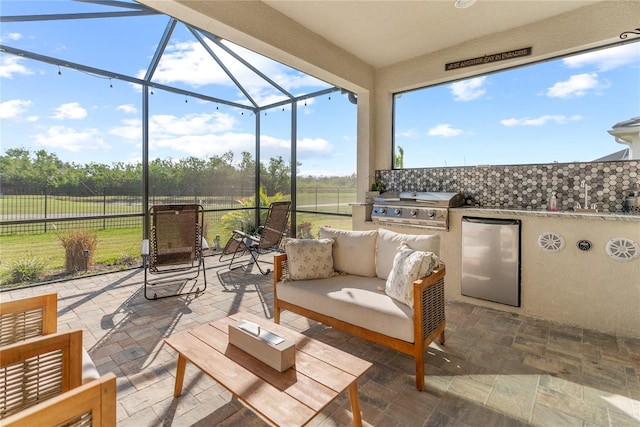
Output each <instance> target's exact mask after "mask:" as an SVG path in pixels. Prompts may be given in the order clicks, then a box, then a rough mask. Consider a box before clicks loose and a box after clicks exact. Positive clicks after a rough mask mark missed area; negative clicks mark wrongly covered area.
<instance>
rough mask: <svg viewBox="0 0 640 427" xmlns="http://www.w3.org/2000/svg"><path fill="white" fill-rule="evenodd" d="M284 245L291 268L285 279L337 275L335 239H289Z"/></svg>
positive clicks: (321, 277)
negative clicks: (334, 260)
mask: <svg viewBox="0 0 640 427" xmlns="http://www.w3.org/2000/svg"><path fill="white" fill-rule="evenodd" d="M284 247H285V251H286V253H287V264H288V269H289V273H288V275H287V276H286V277H284V278H283V279H284V280H309V279H325V278H327V277H332V276H335V275H336V271H335V270H334V267H333V249H332V248H333V239H319V240H314V239H287V240H286V242H285V243H284Z"/></svg>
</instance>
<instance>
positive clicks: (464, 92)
mask: <svg viewBox="0 0 640 427" xmlns="http://www.w3.org/2000/svg"><path fill="white" fill-rule="evenodd" d="M486 79H487V77H486V76H484V77H474V78H472V79H468V80H463V81H460V82H455V83H452V84H451V85H450V86H449V88H450V89H451V94H452V95H453V99H454V100H455V101H472V100H474V99H478V98H480V97H481V96H482V95H484V94H485V93H486V92H487V91H486V89H485V88H484V87H483V85H484V84H485V82H486Z"/></svg>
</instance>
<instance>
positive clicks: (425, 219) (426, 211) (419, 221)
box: [371, 191, 464, 230]
mask: <svg viewBox="0 0 640 427" xmlns="http://www.w3.org/2000/svg"><path fill="white" fill-rule="evenodd" d="M462 205H464V196H463V195H462V194H460V193H443V192H425V191H420V192H417V191H407V192H400V193H393V192H389V193H382V194H381V195H380V196H379V197H376V198H375V200H374V202H373V209H372V210H371V220H372V221H373V222H381V223H393V224H404V225H412V226H417V227H425V228H437V229H441V230H448V229H449V208H454V207H459V206H462Z"/></svg>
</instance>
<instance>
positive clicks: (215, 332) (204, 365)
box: [165, 313, 371, 426]
mask: <svg viewBox="0 0 640 427" xmlns="http://www.w3.org/2000/svg"><path fill="white" fill-rule="evenodd" d="M238 320H248V321H251V322H254V323H257V324H259V325H260V326H261V327H263V328H265V329H266V330H269V331H271V332H273V333H275V334H277V335H280V336H282V337H283V338H285V339H287V340H289V341H291V342H293V343H295V346H296V364H295V365H294V366H293V367H292V368H289V369H287V370H286V371H284V372H278V371H277V370H275V369H273V368H271V367H269V366H268V365H266V364H265V363H263V362H261V361H260V360H258V359H256V358H254V357H253V356H250V355H249V354H248V353H245V352H244V351H242V350H240V349H239V348H237V347H235V346H233V345H230V344H229V336H228V325H229V324H230V323H235V322H236V321H238ZM165 342H166V343H167V344H168V345H169V346H170V347H171V348H173V349H174V350H176V351H177V352H178V368H177V372H176V384H175V389H174V393H173V395H174V396H175V397H178V396H180V395H181V394H182V384H183V382H184V372H185V367H186V364H187V361H189V362H191V363H193V364H194V365H195V366H197V367H198V368H199V369H200V370H201V371H203V372H204V373H206V374H207V375H209V376H210V377H211V378H213V379H214V380H216V381H217V382H218V383H219V384H220V385H222V386H223V387H225V388H226V389H227V390H229V391H230V392H231V393H232V394H233V395H234V396H236V397H237V398H238V399H239V400H240V401H241V402H243V403H244V404H245V405H246V406H247V407H249V408H250V409H251V410H252V411H254V412H255V413H256V414H257V415H258V416H260V417H261V418H262V419H264V420H265V421H266V422H268V423H270V424H273V425H298V426H302V425H305V424H307V423H308V422H309V421H310V420H311V419H312V418H313V417H315V416H316V415H317V414H318V413H319V412H320V411H322V410H323V409H324V408H325V407H326V406H327V405H328V404H329V403H331V402H332V401H333V400H334V399H335V398H336V397H337V396H338V395H339V394H340V393H342V392H343V391H344V390H347V389H348V390H349V397H350V399H351V410H352V412H353V423H354V425H356V426H361V425H362V417H361V414H360V401H359V399H358V385H357V381H358V378H360V377H361V376H362V375H363V374H364V373H365V372H366V371H367V370H368V369H369V368H370V367H371V363H369V362H367V361H365V360H362V359H359V358H357V357H355V356H353V355H351V354H349V353H345V352H343V351H342V350H338V349H337V348H334V347H331V346H330V345H327V344H324V343H322V342H320V341H317V340H315V339H313V338H309V337H307V336H305V335H302V334H299V333H298V332H295V331H292V330H290V329H288V328H286V327H284V326H280V325H277V324H275V323H273V322H271V321H269V320H266V319H263V318H260V317H257V316H254V315H251V314H248V313H237V314H235V315H232V316H230V317H225V318H223V319H220V320H217V321H215V322H212V323H209V324H207V325H202V326H199V327H197V328H194V329H192V330H190V331H184V332H180V333H177V334H175V335H172V336H171V337H169V338H167V339H166V340H165Z"/></svg>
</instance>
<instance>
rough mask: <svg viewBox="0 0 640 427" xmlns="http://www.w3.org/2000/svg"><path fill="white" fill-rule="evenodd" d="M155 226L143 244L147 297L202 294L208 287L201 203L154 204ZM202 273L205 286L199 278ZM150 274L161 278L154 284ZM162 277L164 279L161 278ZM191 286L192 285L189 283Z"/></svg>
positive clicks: (152, 213)
mask: <svg viewBox="0 0 640 427" xmlns="http://www.w3.org/2000/svg"><path fill="white" fill-rule="evenodd" d="M149 214H150V215H151V220H152V226H151V230H150V234H149V239H145V240H143V242H142V250H141V253H142V258H143V262H144V297H145V298H146V299H158V298H166V297H172V296H178V295H184V294H190V293H201V292H204V291H205V289H206V288H207V276H206V272H205V267H204V257H203V250H204V249H206V248H207V247H208V245H207V243H206V240H205V239H204V236H203V235H202V233H203V225H204V210H203V208H202V206H201V205H199V204H181V205H155V206H152V207H151V209H149ZM200 273H202V277H203V280H202V283H200V282H199V280H198V279H199V276H200ZM151 275H156V276H158V277H159V279H158V280H156V281H154V282H151V281H150V280H151V277H150V276H151ZM161 276H162V277H161ZM190 282H192V284H191V285H190V286H189V283H190Z"/></svg>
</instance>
